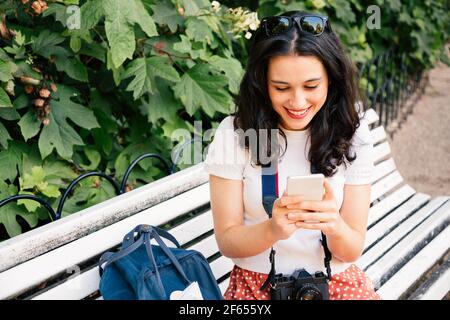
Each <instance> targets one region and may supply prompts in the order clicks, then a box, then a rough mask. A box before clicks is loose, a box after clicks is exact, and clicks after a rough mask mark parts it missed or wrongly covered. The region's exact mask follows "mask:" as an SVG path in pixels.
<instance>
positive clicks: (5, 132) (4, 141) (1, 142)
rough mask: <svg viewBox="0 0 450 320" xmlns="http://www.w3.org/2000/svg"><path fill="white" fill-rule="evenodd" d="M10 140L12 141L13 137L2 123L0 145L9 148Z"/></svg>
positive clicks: (0, 124)
mask: <svg viewBox="0 0 450 320" xmlns="http://www.w3.org/2000/svg"><path fill="white" fill-rule="evenodd" d="M8 140H12V139H11V136H10V135H9V133H8V130H6V128H5V126H4V125H3V124H2V123H1V122H0V145H1V146H2V147H3V148H5V149H6V148H8Z"/></svg>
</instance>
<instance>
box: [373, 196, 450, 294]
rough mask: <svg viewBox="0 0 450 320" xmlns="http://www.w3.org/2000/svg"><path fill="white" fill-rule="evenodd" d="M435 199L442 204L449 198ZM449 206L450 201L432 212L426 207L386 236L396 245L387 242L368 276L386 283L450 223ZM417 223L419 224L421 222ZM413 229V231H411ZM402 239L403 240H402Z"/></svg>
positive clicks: (377, 283)
mask: <svg viewBox="0 0 450 320" xmlns="http://www.w3.org/2000/svg"><path fill="white" fill-rule="evenodd" d="M433 200H436V201H431V202H430V203H432V202H434V203H440V204H441V205H442V204H443V202H445V201H446V200H447V199H446V198H444V197H439V198H436V199H433ZM442 201H443V202H442ZM438 207H440V205H439V206H438ZM448 208H450V203H449V204H448V205H444V206H443V207H440V208H439V209H437V208H435V209H434V210H432V211H431V212H429V211H428V209H429V206H426V207H424V208H423V210H419V211H418V212H417V213H415V214H414V215H413V216H412V217H410V218H409V219H407V220H406V221H405V222H403V223H402V224H401V225H400V226H399V227H398V228H397V229H395V231H393V232H391V233H390V234H389V235H388V236H387V237H386V238H390V240H391V241H392V240H394V244H395V243H396V245H395V246H394V247H392V246H391V244H392V242H391V243H389V241H387V242H386V243H383V244H384V245H386V248H387V252H386V253H384V254H383V255H382V256H381V258H380V259H379V260H378V261H376V262H375V263H374V264H373V265H370V266H369V267H368V268H366V269H367V275H368V276H369V277H370V278H371V279H372V280H373V281H374V283H375V284H376V287H379V286H380V285H382V284H383V282H385V280H386V279H387V278H389V277H390V275H391V274H393V273H395V271H396V270H398V269H399V268H401V267H402V266H403V265H404V264H405V263H406V262H407V260H408V259H410V257H411V255H414V254H416V253H417V251H419V250H420V249H421V248H422V247H423V246H424V245H425V244H426V243H427V242H428V241H429V238H430V237H432V236H433V235H435V234H437V233H439V231H440V230H442V228H443V227H445V226H446V225H448V222H449V221H450V220H449V219H450V210H448ZM421 211H422V212H421ZM418 218H419V219H418ZM417 222H419V223H418V224H417ZM411 230H412V232H410V231H411ZM396 231H398V232H396ZM405 235H406V236H405ZM386 238H384V239H386ZM384 239H383V240H384ZM399 239H401V240H400V242H399ZM381 242H382V241H381ZM385 251H386V250H385Z"/></svg>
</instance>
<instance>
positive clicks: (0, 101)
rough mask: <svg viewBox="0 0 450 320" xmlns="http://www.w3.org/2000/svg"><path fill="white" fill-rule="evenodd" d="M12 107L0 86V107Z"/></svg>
mask: <svg viewBox="0 0 450 320" xmlns="http://www.w3.org/2000/svg"><path fill="white" fill-rule="evenodd" d="M7 107H12V103H11V100H10V99H9V96H8V94H7V93H6V91H5V90H3V88H0V108H7Z"/></svg>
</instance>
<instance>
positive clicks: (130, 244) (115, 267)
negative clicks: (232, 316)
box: [99, 225, 223, 300]
mask: <svg viewBox="0 0 450 320" xmlns="http://www.w3.org/2000/svg"><path fill="white" fill-rule="evenodd" d="M136 233H137V236H136V237H135V234H136ZM161 237H163V238H166V239H168V240H170V241H171V242H173V243H174V244H175V245H176V246H177V248H169V247H167V246H166V244H165V243H164V242H163V241H162V239H161ZM151 239H155V240H156V242H157V243H158V245H152V244H151V243H150V241H151ZM99 270H100V277H101V280H100V293H101V294H102V296H103V298H104V299H105V300H124V299H125V300H168V299H169V297H170V294H171V293H172V292H173V291H176V290H181V291H182V290H184V289H185V288H186V287H187V286H189V285H190V284H191V283H192V282H193V281H197V282H198V284H199V287H200V291H201V293H202V296H203V299H205V300H222V299H223V296H222V294H221V292H220V289H219V287H218V285H217V282H216V279H215V278H214V275H213V274H212V272H211V268H210V266H209V264H208V261H207V260H206V258H205V257H204V256H203V255H202V254H201V253H200V252H198V251H195V250H185V249H182V248H181V247H180V245H179V244H178V241H177V240H176V239H175V238H174V237H173V236H172V235H171V234H170V233H168V232H167V231H165V230H163V229H161V228H158V227H154V226H150V225H139V226H137V227H136V228H134V229H133V230H131V231H130V232H129V233H128V234H127V235H126V236H125V237H124V239H123V242H122V247H121V249H120V250H119V251H118V252H115V253H113V252H106V253H104V254H103V255H102V256H101V258H100V261H99Z"/></svg>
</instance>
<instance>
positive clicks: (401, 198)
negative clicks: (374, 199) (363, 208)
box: [367, 185, 416, 229]
mask: <svg viewBox="0 0 450 320" xmlns="http://www.w3.org/2000/svg"><path fill="white" fill-rule="evenodd" d="M414 193H416V191H415V190H414V189H413V188H411V186H409V185H404V186H402V187H401V188H400V189H398V190H395V191H394V192H393V193H392V194H390V195H388V196H387V197H386V198H384V199H383V200H381V201H380V202H378V203H376V204H375V205H373V206H372V207H371V208H370V211H369V220H368V223H367V225H368V226H369V229H370V228H371V227H372V226H373V225H374V224H375V223H376V222H378V221H379V220H380V219H382V218H383V217H384V216H385V215H386V214H388V213H389V212H390V211H392V210H393V209H395V208H396V207H398V206H399V205H400V204H402V203H403V202H405V201H406V200H408V199H409V198H410V197H412V196H413V195H414Z"/></svg>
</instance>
